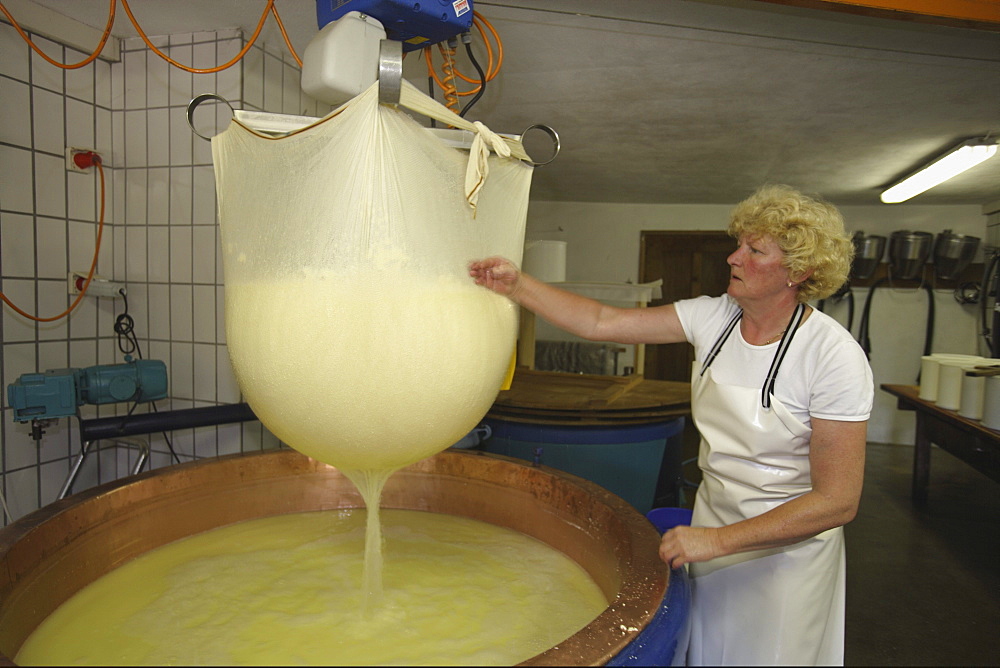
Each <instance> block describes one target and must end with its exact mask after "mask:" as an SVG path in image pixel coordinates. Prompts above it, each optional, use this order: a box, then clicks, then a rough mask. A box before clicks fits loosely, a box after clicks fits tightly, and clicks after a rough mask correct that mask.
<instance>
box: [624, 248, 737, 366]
mask: <svg viewBox="0 0 1000 668" xmlns="http://www.w3.org/2000/svg"><path fill="white" fill-rule="evenodd" d="M734 250H736V242H735V241H734V240H733V238H732V237H730V236H729V235H728V234H726V233H725V232H721V231H720V232H643V233H642V237H641V244H640V257H639V275H640V278H639V280H640V282H643V283H645V282H648V281H655V280H657V279H660V278H662V279H663V297H662V298H661V299H656V300H653V301H652V302H651V303H650V306H659V305H661V304H670V303H672V302H675V301H677V300H679V299H687V298H689V297H698V296H700V295H710V296H713V297H714V296H717V295H721V294H722V293H724V292H725V291H726V288H727V287H728V286H729V265H728V264H726V258H727V257H729V255H730V254H731V253H732V252H733V251H734ZM693 361H694V349H693V348H692V347H691V345H690V344H689V343H673V344H668V345H654V346H646V364H645V365H644V368H643V374H644V375H645V376H646V378H650V379H653V380H677V381H683V382H687V381H689V380H691V363H692V362H693Z"/></svg>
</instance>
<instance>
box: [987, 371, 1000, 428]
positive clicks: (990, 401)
mask: <svg viewBox="0 0 1000 668" xmlns="http://www.w3.org/2000/svg"><path fill="white" fill-rule="evenodd" d="M983 426H984V427H986V428H988V429H994V430H998V431H1000V376H987V377H986V389H985V391H984V393H983Z"/></svg>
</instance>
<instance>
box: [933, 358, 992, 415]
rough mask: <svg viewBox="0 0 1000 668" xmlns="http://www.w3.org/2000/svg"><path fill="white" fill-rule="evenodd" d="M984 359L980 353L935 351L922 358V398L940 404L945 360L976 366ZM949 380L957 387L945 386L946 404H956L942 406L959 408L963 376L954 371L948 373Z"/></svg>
mask: <svg viewBox="0 0 1000 668" xmlns="http://www.w3.org/2000/svg"><path fill="white" fill-rule="evenodd" d="M982 360H983V358H982V357H979V356H978V355H959V354H957V353H934V354H932V355H925V356H923V357H921V358H920V395H919V396H920V398H921V399H924V400H925V401H935V402H938V405H939V406H940V405H941V404H940V394H941V365H942V364H943V363H945V362H949V363H953V364H959V365H961V364H965V365H966V366H970V367H972V366H975V365H977V364H979V363H980V362H981V361H982ZM948 378H949V381H950V382H952V383H957V384H958V385H957V387H955V386H952V385H949V387H948V388H945V392H946V397H945V403H946V404H952V403H953V404H954V406H942V408H946V407H947V408H949V410H957V409H958V406H959V404H958V402H959V401H960V396H961V392H962V387H961V383H962V380H961V377H960V375H953V373H952V372H949V374H948Z"/></svg>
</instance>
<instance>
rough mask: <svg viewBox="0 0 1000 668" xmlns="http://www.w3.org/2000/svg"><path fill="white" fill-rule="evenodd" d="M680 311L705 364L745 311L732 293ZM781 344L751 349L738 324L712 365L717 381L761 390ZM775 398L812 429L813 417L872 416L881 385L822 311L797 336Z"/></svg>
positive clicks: (689, 302) (680, 306) (688, 303)
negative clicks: (874, 402) (741, 310)
mask: <svg viewBox="0 0 1000 668" xmlns="http://www.w3.org/2000/svg"><path fill="white" fill-rule="evenodd" d="M675 307H676V309H677V315H678V317H679V318H680V321H681V326H682V327H683V328H684V334H685V336H686V337H687V340H688V341H689V342H690V343H691V344H693V345H694V351H695V359H697V360H699V361H702V362H704V360H705V358H706V356H707V355H708V353H709V351H710V350H711V349H712V346H713V345H715V342H716V340H717V339H718V338H719V335H720V334H722V331H723V330H724V329H725V327H726V325H727V324H728V323H729V321H730V320H731V319H732V317H733V316H734V315H736V313H737V312H738V311H739V310H740V307H739V305H738V304H737V303H736V301H735V300H733V298H732V297H730V296H729V295H723V296H721V297H696V298H694V299H685V300H681V301H679V302H676V303H675ZM778 343H779V342H777V341H776V342H774V343H771V344H768V345H766V346H755V345H751V344H749V343H747V342H746V341H745V340H744V339H743V335H742V333H741V332H740V327H739V326H737V327H736V328H735V329H733V331H732V333H731V334H730V335H729V338H728V339H727V340H726V343H725V345H723V346H722V350H721V351H720V352H719V354H718V356H717V357H716V358H715V361H714V362H712V366H711V369H712V377H713V378H714V379H715V381H716V382H718V383H722V384H725V385H738V386H742V387H753V388H757V389H760V388H761V387H763V385H764V379H765V378H766V377H767V372H768V370H769V369H770V367H771V362H772V361H773V359H774V354H775V352H776V351H777V349H778ZM774 396H775V397H776V398H777V399H778V400H779V401H780V402H781V403H782V404H784V406H785V407H786V408H787V409H788V410H789V411H790V412H791V413H792V414H793V415H795V417H796V418H798V420H799V421H800V422H802V423H803V424H805V425H807V426H809V425H810V424H811V422H812V421H811V419H810V418H813V417H816V418H820V419H824V420H843V421H847V422H857V421H861V420H867V419H868V418H869V417H870V415H871V410H872V401H873V400H874V397H875V385H874V381H873V380H872V370H871V366H870V365H869V364H868V359H867V358H866V357H865V353H864V351H863V350H862V349H861V346H860V345H859V344H858V342H857V341H855V340H854V339H853V338H851V334H850V332H848V331H847V330H846V329H844V327H843V326H842V325H841V324H840V323H838V322H837V321H836V320H834V319H833V318H831V317H830V316H828V315H826V314H825V313H822V312H820V311H818V310H816V311H814V312H813V313H812V314H811V315H810V316H809V318H808V319H807V320H806V321H805V322H804V323H802V324H801V326H800V327H799V329H798V331H797V332H796V333H795V337H794V339H793V340H792V342H791V345H790V346H789V348H788V352H787V354H786V355H785V359H784V360H783V361H782V363H781V367H780V368H779V369H778V376H777V381H776V383H775V387H774Z"/></svg>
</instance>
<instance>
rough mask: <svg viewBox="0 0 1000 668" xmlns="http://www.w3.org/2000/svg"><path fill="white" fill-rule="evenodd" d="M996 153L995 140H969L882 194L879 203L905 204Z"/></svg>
mask: <svg viewBox="0 0 1000 668" xmlns="http://www.w3.org/2000/svg"><path fill="white" fill-rule="evenodd" d="M996 152H997V142H996V140H991V139H970V140H968V141H964V142H962V143H961V144H959V145H958V146H956V147H955V148H953V149H952V150H950V151H949V152H948V153H946V154H945V155H944V156H942V157H940V158H938V159H937V160H935V161H934V162H932V163H930V164H929V165H927V166H926V167H923V168H921V169H920V170H919V171H917V172H914V173H913V174H911V175H910V176H907V177H906V178H905V179H903V180H902V181H900V182H899V183H897V184H896V185H894V186H892V187H891V188H889V189H888V190H886V191H885V192H883V193H882V201H883V202H885V203H886V204H896V203H898V202H905V201H906V200H908V199H910V198H911V197H914V196H916V195H919V194H920V193H922V192H924V191H925V190H928V189H930V188H933V187H934V186H936V185H938V184H939V183H944V182H945V181H947V180H948V179H950V178H951V177H953V176H958V175H959V174H961V173H962V172H964V171H965V170H967V169H970V168H972V167H975V166H976V165H978V164H979V163H981V162H982V161H984V160H987V159H989V158H991V157H993V155H994V154H995V153H996Z"/></svg>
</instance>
